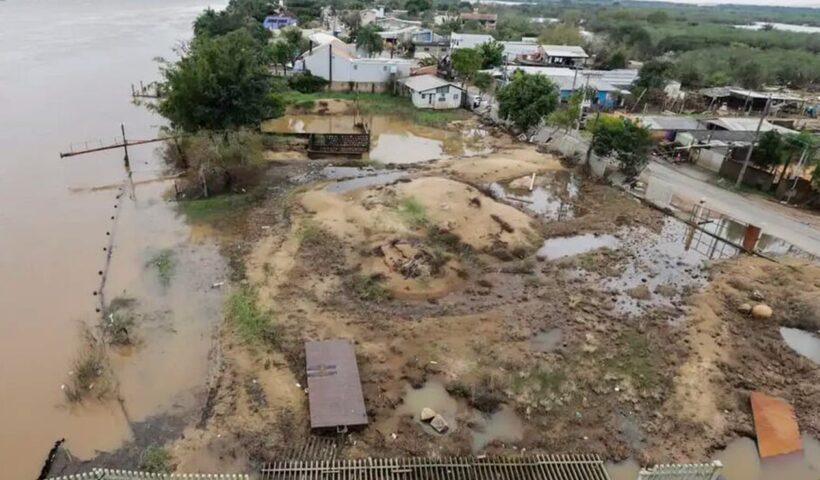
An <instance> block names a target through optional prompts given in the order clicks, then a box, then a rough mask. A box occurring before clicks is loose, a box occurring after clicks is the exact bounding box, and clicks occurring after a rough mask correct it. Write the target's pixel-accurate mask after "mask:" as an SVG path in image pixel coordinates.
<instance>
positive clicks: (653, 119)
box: [635, 115, 706, 130]
mask: <svg viewBox="0 0 820 480" xmlns="http://www.w3.org/2000/svg"><path fill="white" fill-rule="evenodd" d="M635 118H636V119H637V120H638V121H639V122H640V123H641V124H642V125H644V126H645V127H646V128H648V129H650V130H703V129H704V128H706V127H705V126H704V125H703V124H702V123H701V122H700V120H698V119H697V118H693V117H685V116H667V115H639V116H637V117H635Z"/></svg>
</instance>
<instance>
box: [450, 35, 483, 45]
mask: <svg viewBox="0 0 820 480" xmlns="http://www.w3.org/2000/svg"><path fill="white" fill-rule="evenodd" d="M492 40H493V36H492V35H483V34H480V33H453V34H451V35H450V47H451V48H475V47H477V46H479V45H481V44H482V43H487V42H489V41H492Z"/></svg>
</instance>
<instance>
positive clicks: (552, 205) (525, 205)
mask: <svg viewBox="0 0 820 480" xmlns="http://www.w3.org/2000/svg"><path fill="white" fill-rule="evenodd" d="M544 175H546V176H547V177H548V178H547V182H549V183H550V185H548V186H542V185H538V186H536V187H535V188H533V189H532V191H530V190H529V189H527V188H524V189H521V188H514V187H513V186H512V184H510V183H506V184H502V183H497V182H493V183H491V184H489V185H488V187H489V189H490V193H491V194H492V196H493V197H494V198H497V199H500V200H507V201H509V202H511V203H513V204H516V205H518V206H519V207H521V208H522V209H524V210H528V211H530V212H532V213H534V214H536V215H538V216H541V217H543V218H544V219H546V220H552V221H555V220H559V221H560V220H566V219H569V218H573V217H574V216H575V215H574V212H573V208H572V204H571V203H570V202H569V201H566V200H574V199H576V198H578V194H579V187H578V182H577V179H576V178H575V176H574V175H573V174H572V173H570V172H549V173H546V174H544ZM542 177H543V176H542ZM543 181H544V179H543V178H541V179H540V182H541V183H543Z"/></svg>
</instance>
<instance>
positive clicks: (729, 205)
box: [642, 162, 820, 255]
mask: <svg viewBox="0 0 820 480" xmlns="http://www.w3.org/2000/svg"><path fill="white" fill-rule="evenodd" d="M642 178H644V179H645V180H646V181H647V183H649V184H650V185H651V184H653V183H655V184H660V185H661V186H662V188H661V189H662V190H669V191H671V192H672V194H674V195H676V196H678V197H682V198H684V199H686V200H690V201H698V200H700V199H701V198H704V199H706V203H707V204H708V206H709V207H710V208H713V209H715V210H718V211H720V212H723V213H725V214H727V215H730V216H732V217H734V218H737V219H738V220H740V221H742V222H748V223H752V224H755V225H759V226H761V227H763V231H764V232H766V233H768V234H770V235H774V236H776V237H779V238H782V239H783V240H785V241H787V242H789V243H791V244H793V245H795V246H797V247H799V248H801V249H803V250H805V251H806V252H809V253H811V254H812V255H820V228H819V227H818V224H819V223H820V221H819V220H818V219H817V218H812V217H811V216H810V215H809V214H806V213H803V212H800V211H798V210H794V209H791V208H787V207H783V206H780V205H778V204H776V203H773V202H770V201H767V200H763V199H760V198H756V197H754V196H743V195H740V194H738V193H735V192H732V191H730V190H726V189H724V188H721V187H718V186H716V185H712V184H710V183H707V182H705V181H704V180H703V179H701V178H697V177H696V176H694V175H688V174H687V173H686V172H685V171H683V170H680V169H677V168H674V167H671V166H669V165H664V164H662V163H658V162H652V163H651V164H650V165H649V166H648V167H647V168H646V170H645V171H644V173H643V175H642ZM657 187H658V185H655V186H654V188H657Z"/></svg>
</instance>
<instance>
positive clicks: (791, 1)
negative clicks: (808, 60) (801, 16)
mask: <svg viewBox="0 0 820 480" xmlns="http://www.w3.org/2000/svg"><path fill="white" fill-rule="evenodd" d="M636 1H639V2H657V1H661V2H663V3H682V4H687V5H702V6H715V5H743V6H754V7H795V8H800V7H802V8H820V0H782V1H779V2H775V1H773V0H636Z"/></svg>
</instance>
